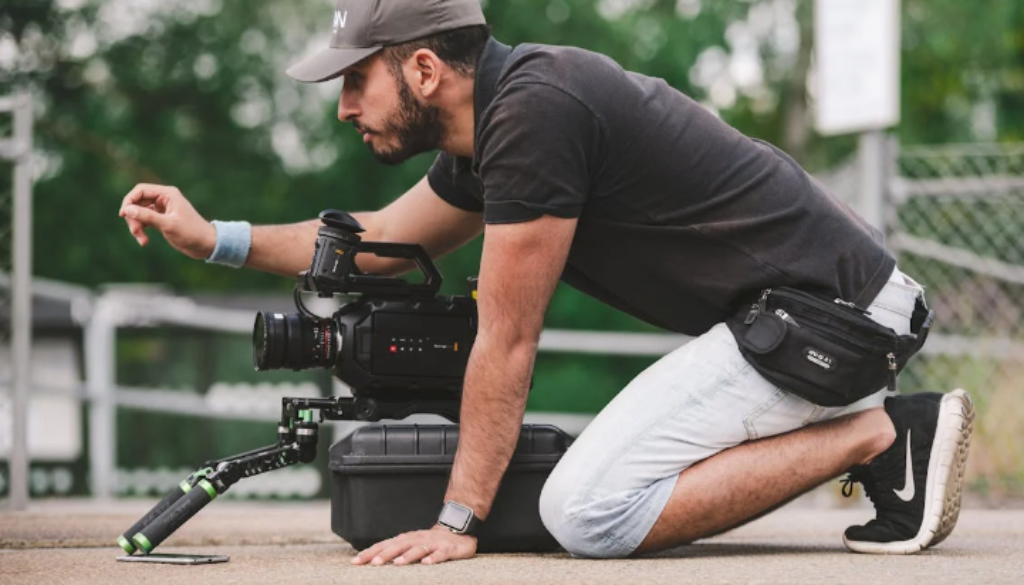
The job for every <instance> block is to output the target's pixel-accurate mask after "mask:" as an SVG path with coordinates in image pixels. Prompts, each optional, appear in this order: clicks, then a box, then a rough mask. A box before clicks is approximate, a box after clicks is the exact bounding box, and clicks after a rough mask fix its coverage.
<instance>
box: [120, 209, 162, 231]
mask: <svg viewBox="0 0 1024 585" xmlns="http://www.w3.org/2000/svg"><path fill="white" fill-rule="evenodd" d="M124 216H125V217H126V218H127V219H129V220H134V221H135V222H136V223H137V224H138V225H139V229H142V227H143V226H148V225H151V226H153V227H155V228H157V229H158V230H163V228H164V223H165V222H166V219H167V218H166V216H165V215H163V214H162V213H159V212H157V211H155V210H153V209H150V208H149V207H140V206H138V205H129V206H128V207H125V208H124ZM129 225H130V224H129ZM133 233H134V231H133Z"/></svg>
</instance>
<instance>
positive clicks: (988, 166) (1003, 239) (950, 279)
mask: <svg viewBox="0 0 1024 585" xmlns="http://www.w3.org/2000/svg"><path fill="white" fill-rule="evenodd" d="M894 163H895V169H894V172H895V176H894V178H893V181H892V183H891V189H890V203H889V206H888V208H887V215H888V218H887V224H888V226H887V227H888V228H889V233H890V239H889V242H890V245H891V247H892V248H893V249H894V250H896V251H897V252H898V253H899V259H900V266H901V269H902V270H903V271H904V272H905V273H907V274H909V275H911V276H913V277H914V278H915V279H917V280H919V281H920V282H921V283H922V284H923V285H924V286H925V288H926V290H927V298H928V301H929V304H930V305H931V307H932V308H933V309H934V310H935V311H936V314H937V321H936V325H935V327H934V329H933V336H932V337H931V338H930V339H929V342H928V344H927V345H926V347H925V350H924V352H923V353H922V355H921V356H919V357H918V358H916V359H915V360H913V361H912V363H911V364H910V365H909V366H908V369H907V371H906V372H905V373H904V374H903V375H902V376H901V378H900V380H901V387H902V388H903V389H904V391H905V392H915V391H942V392H944V391H949V390H951V389H953V388H957V387H962V388H965V389H966V390H968V391H969V392H970V394H971V396H972V398H974V401H975V406H976V415H977V416H976V419H975V435H974V443H973V446H972V453H971V460H970V468H969V470H968V474H969V482H970V486H971V488H973V490H974V491H975V492H977V493H980V494H982V495H986V494H987V495H990V496H994V497H1001V496H1006V495H1010V494H1017V495H1019V494H1021V493H1024V391H1022V384H1021V379H1022V376H1024V304H1022V302H1021V300H1022V299H1024V240H1022V239H1021V231H1022V229H1021V228H1022V227H1024V145H996V144H987V145H956V146H941V147H911V148H903V149H901V150H900V152H899V153H898V155H897V156H896V157H895V159H894Z"/></svg>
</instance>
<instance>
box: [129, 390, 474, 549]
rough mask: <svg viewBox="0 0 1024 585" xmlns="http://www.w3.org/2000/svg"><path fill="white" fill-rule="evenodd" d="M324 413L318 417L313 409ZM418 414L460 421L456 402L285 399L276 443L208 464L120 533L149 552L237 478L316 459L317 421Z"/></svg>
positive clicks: (333, 398)
mask: <svg viewBox="0 0 1024 585" xmlns="http://www.w3.org/2000/svg"><path fill="white" fill-rule="evenodd" d="M314 410H318V411H319V413H320V416H319V421H314V420H313V411H314ZM414 413H429V414H438V415H441V416H444V417H446V418H448V419H449V420H451V421H453V422H458V420H459V405H458V402H457V401H453V400H443V399H436V400H433V399H412V398H411V397H410V399H409V400H405V401H402V400H396V401H391V400H387V401H378V400H376V399H373V398H365V397H363V398H353V397H333V396H332V397H328V398H295V397H286V398H282V399H281V419H280V422H279V423H278V427H277V443H276V444H275V445H271V446H268V447H261V448H258V449H253V450H251V451H246V452H244V453H240V454H238V455H232V456H230V457H225V458H223V459H215V460H211V461H207V462H206V463H203V464H202V466H200V468H199V469H198V470H197V471H195V472H193V473H191V474H189V476H188V477H186V478H185V479H184V480H182V481H181V483H179V484H178V485H177V486H175V487H174V489H172V490H171V491H170V492H168V493H167V494H166V495H165V496H164V498H163V499H161V500H160V502H158V503H157V504H156V505H155V506H154V507H153V508H152V509H150V510H149V512H147V513H146V514H145V515H144V516H143V517H142V518H140V519H139V520H138V521H137V522H135V524H133V525H132V526H131V528H129V529H128V530H126V531H125V532H124V533H123V534H121V536H119V537H118V538H117V544H118V546H120V547H121V548H122V549H123V550H124V551H125V552H126V553H128V554H133V553H135V551H141V552H142V554H144V555H148V554H149V553H151V552H153V549H155V548H156V547H157V546H159V545H160V543H162V542H163V541H165V540H166V539H167V538H168V537H169V536H170V535H171V534H173V533H174V531H176V530H177V529H178V528H181V526H182V525H184V524H185V522H187V521H188V520H189V518H192V517H193V516H195V515H196V514H197V513H199V511H200V510H202V509H203V508H204V507H205V506H206V505H207V504H209V503H210V502H212V501H213V500H214V499H215V498H216V497H217V496H219V495H221V494H223V493H224V492H226V491H227V490H228V488H230V487H231V486H232V485H234V484H235V483H237V482H238V480H240V479H243V478H246V477H252V476H254V475H259V474H261V473H266V472H268V471H274V470H275V469H282V468H284V467H289V466H292V465H295V464H298V463H311V462H312V461H313V460H314V459H316V450H317V442H318V438H319V425H318V422H323V421H325V420H363V421H371V422H375V421H379V420H381V419H384V418H389V419H402V418H405V417H406V416H409V415H410V414H414Z"/></svg>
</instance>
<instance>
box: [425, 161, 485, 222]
mask: <svg viewBox="0 0 1024 585" xmlns="http://www.w3.org/2000/svg"><path fill="white" fill-rule="evenodd" d="M427 182H428V183H430V188H431V189H433V191H434V193H437V195H438V197H440V198H441V199H444V200H445V201H446V202H448V203H449V204H450V205H453V206H455V207H458V208H459V209H461V210H463V211H472V212H474V213H480V212H481V211H483V210H484V205H483V203H482V202H481V201H480V199H479V198H477V197H474V196H473V193H472V192H471V191H470V190H469V189H467V188H466V186H465V185H459V184H458V183H457V182H456V181H455V158H454V157H453V156H452V155H450V154H448V153H446V152H442V153H440V154H438V155H437V158H435V159H434V164H432V165H430V170H429V171H427Z"/></svg>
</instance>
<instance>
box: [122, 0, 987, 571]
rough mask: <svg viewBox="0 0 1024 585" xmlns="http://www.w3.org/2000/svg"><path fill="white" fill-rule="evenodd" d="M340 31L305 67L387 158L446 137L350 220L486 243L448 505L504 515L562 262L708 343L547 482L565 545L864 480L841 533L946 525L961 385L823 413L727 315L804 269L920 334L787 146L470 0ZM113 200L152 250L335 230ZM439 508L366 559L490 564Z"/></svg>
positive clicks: (648, 316) (874, 545)
mask: <svg viewBox="0 0 1024 585" xmlns="http://www.w3.org/2000/svg"><path fill="white" fill-rule="evenodd" d="M333 32H334V35H333V38H332V41H331V47H330V48H328V49H326V50H324V51H323V52H321V53H318V54H316V55H314V56H313V57H311V58H310V59H308V60H306V61H303V62H301V63H299V64H298V65H296V66H294V67H292V68H291V69H289V71H288V73H289V74H290V75H291V76H292V77H294V78H295V79H297V80H299V81H303V82H320V81H325V80H328V79H333V78H337V77H338V76H343V77H344V87H343V89H342V92H341V96H340V100H339V103H338V118H339V119H340V120H342V121H345V122H351V123H352V125H353V126H354V127H355V129H356V130H357V131H359V132H360V133H361V134H362V136H363V141H364V142H365V143H366V145H367V146H368V148H369V149H370V150H371V151H372V152H373V153H374V154H375V155H376V156H377V158H379V159H380V160H381V161H383V162H385V163H388V164H395V163H399V162H401V161H403V160H405V159H407V158H408V157H410V156H412V155H414V154H417V153H420V152H423V151H427V150H431V149H435V148H437V149H440V151H441V154H440V155H439V156H438V157H437V159H436V161H435V162H434V165H433V166H432V167H431V169H430V171H429V173H428V175H427V177H425V178H424V179H423V180H421V181H420V182H419V183H417V184H416V185H415V186H414V187H412V188H411V189H410V190H409V191H408V192H407V193H405V194H404V195H402V196H401V197H400V198H398V199H397V200H396V201H395V202H394V203H392V204H391V205H389V206H387V207H386V208H385V209H383V210H381V211H378V212H375V213H363V214H357V215H356V217H357V218H358V219H359V221H360V222H361V223H362V224H363V225H364V226H365V227H366V228H367V233H366V234H364V238H365V239H366V240H367V241H397V242H415V243H419V244H421V245H423V246H424V248H425V249H426V250H427V252H428V253H429V254H430V255H431V256H435V257H436V256H440V255H442V254H445V253H446V252H449V251H450V250H452V249H454V248H457V247H458V246H460V245H462V244H464V243H466V242H468V241H469V240H471V239H473V238H475V237H476V236H478V235H479V234H480V233H483V234H484V247H483V253H482V257H481V264H480V274H479V291H478V303H479V316H480V320H479V333H478V337H477V339H476V343H475V345H474V348H473V352H472V355H471V357H470V360H469V364H468V367H467V372H466V378H465V385H464V390H463V404H462V429H461V437H462V438H461V441H460V445H459V449H458V453H457V456H456V460H455V464H454V468H453V471H452V476H451V481H450V485H449V488H448V492H447V494H446V497H445V502H446V503H445V508H444V510H445V511H446V512H456V513H457V512H459V511H465V510H467V509H468V510H469V511H470V512H472V514H473V515H474V516H475V517H476V518H477V519H478V520H480V521H486V518H487V515H488V512H489V510H490V507H491V503H492V499H493V497H494V494H495V492H496V490H497V487H498V484H499V482H500V480H501V477H502V474H503V473H504V471H505V469H506V467H507V465H508V462H509V458H510V456H511V453H512V452H513V450H514V447H515V442H516V438H517V437H518V434H519V425H520V423H521V420H522V414H523V410H524V407H525V403H526V397H527V391H528V387H529V382H530V377H531V372H532V369H533V363H534V357H535V353H536V348H537V340H538V337H539V334H540V331H541V327H542V322H543V316H544V311H545V309H546V307H547V304H548V301H549V299H550V297H551V294H552V292H553V290H554V288H555V285H556V283H557V282H558V280H559V279H562V280H565V281H566V282H567V283H569V284H571V285H572V286H574V287H577V288H579V289H581V290H583V291H585V292H587V293H589V294H591V295H593V296H595V297H596V298H598V299H600V300H602V301H604V302H606V303H608V304H609V305H611V306H613V307H616V308H618V309H621V310H623V311H625V312H627V313H629V314H632V315H634V316H636V317H639V318H641V319H644V320H645V321H647V322H649V323H653V324H656V325H659V326H661V327H664V328H665V329H668V330H672V331H677V332H682V333H687V334H690V335H694V336H698V337H697V339H695V340H694V341H692V342H691V343H688V344H686V345H685V346H683V347H682V348H680V349H678V350H676V351H675V352H673V353H671V354H669V355H667V356H665V357H664V358H663V359H661V360H660V361H658V362H657V363H656V364H655V365H653V366H652V367H651V368H649V369H648V370H647V371H645V372H644V373H642V374H641V375H640V376H639V377H638V378H637V379H636V380H634V381H633V382H632V383H631V384H630V385H629V386H628V387H627V388H625V389H624V390H623V391H622V392H621V393H620V394H619V395H618V396H617V397H616V398H615V399H614V400H613V401H612V402H611V403H610V404H609V405H608V407H607V408H605V409H604V410H603V411H602V412H601V413H600V414H599V415H598V416H597V418H596V419H595V420H594V421H593V423H592V424H591V425H590V426H589V427H588V428H587V429H586V431H585V432H584V433H583V434H582V435H581V436H580V437H579V438H578V440H577V441H576V442H575V443H574V445H573V446H572V448H571V449H570V450H569V451H568V452H567V453H566V455H565V456H564V457H563V459H562V461H561V462H560V464H559V465H558V467H557V468H556V469H555V471H554V472H553V473H552V475H551V477H550V479H549V481H548V483H547V484H546V486H545V488H544V492H543V494H542V496H541V501H540V511H541V516H542V519H543V520H544V522H545V525H546V526H547V528H548V529H549V530H550V531H551V533H552V534H553V535H554V536H555V537H556V538H557V539H558V541H559V542H560V543H561V544H562V545H563V546H564V547H565V548H566V549H567V550H568V551H569V552H571V553H573V554H574V555H576V556H585V557H603V558H607V557H623V556H627V555H631V554H635V553H644V552H649V551H654V550H659V549H664V548H668V547H672V546H676V545H679V544H683V543H688V542H692V541H694V540H696V539H698V538H702V537H706V536H709V535H713V534H716V533H719V532H722V531H724V530H727V529H729V528H732V527H735V526H737V525H739V524H742V523H744V522H746V521H748V520H750V519H751V518H754V517H756V516H758V515H760V514H763V513H764V512H766V511H767V510H770V509H772V508H774V507H776V506H778V505H780V504H781V503H784V502H786V501H788V500H789V499H791V498H793V497H795V496H797V495H798V494H800V493H803V492H805V491H807V490H809V489H811V488H812V487H814V486H816V485H819V484H820V483H822V482H824V481H827V480H829V479H831V478H834V477H836V476H838V475H840V474H841V473H843V472H846V471H850V472H851V479H852V480H854V481H860V482H862V483H863V484H864V486H865V489H866V491H867V493H868V495H869V496H871V497H872V499H873V500H874V502H875V504H876V508H877V517H876V519H875V520H873V521H871V522H869V523H868V524H867V525H865V526H855V527H851V528H849V529H848V530H847V531H846V533H845V535H844V542H845V543H846V545H847V546H848V547H849V548H850V549H852V550H855V551H861V552H878V553H912V552H916V551H919V550H922V549H924V548H926V547H928V546H931V545H933V544H935V543H937V542H939V541H941V540H942V539H944V538H945V537H946V536H948V534H949V532H950V531H951V530H952V528H953V525H954V524H955V521H956V515H957V513H958V511H959V494H960V491H959V490H960V483H961V474H962V472H963V467H964V461H965V459H966V445H967V443H968V440H969V437H970V430H971V418H972V410H971V406H970V401H969V400H968V398H967V397H966V395H965V394H964V393H963V392H962V391H956V392H954V393H950V394H946V395H937V394H936V395H915V396H909V397H891V398H889V399H888V400H885V398H886V394H885V392H883V391H880V392H878V393H876V394H874V395H872V396H870V397H869V398H868V399H866V400H865V401H862V402H861V403H859V404H855V405H853V406H851V407H849V408H842V407H835V408H826V407H822V406H817V405H815V404H812V403H810V402H807V401H806V400H804V399H802V398H799V397H798V396H796V395H794V394H792V393H790V392H787V391H786V390H784V389H781V388H778V387H776V386H774V385H772V384H771V383H769V382H768V381H766V380H765V379H764V378H762V377H761V376H760V375H759V374H758V373H757V372H756V371H754V370H753V369H752V368H751V367H750V365H749V364H747V362H746V361H744V359H743V358H742V356H741V355H740V353H739V352H738V350H737V345H736V341H735V340H734V338H733V336H732V335H731V334H730V333H729V330H728V329H727V328H726V326H725V325H724V324H723V320H724V319H725V318H726V317H727V316H729V315H730V314H731V313H733V312H734V311H735V310H736V309H737V308H738V307H739V306H740V304H741V303H742V302H744V300H745V299H748V298H749V296H750V295H751V294H755V293H756V292H757V291H758V290H760V289H763V288H766V287H772V286H792V287H796V288H801V289H805V290H816V291H827V292H828V293H829V294H831V295H833V296H837V297H840V298H842V299H845V300H846V301H848V302H852V303H855V304H856V305H858V306H862V307H868V310H869V311H870V315H871V318H872V319H874V320H876V321H878V322H880V323H882V324H884V325H886V326H888V327H891V328H892V329H894V330H895V331H896V332H898V333H901V334H908V333H910V332H911V324H910V320H911V316H912V314H913V309H914V307H915V304H916V303H917V302H918V301H919V299H920V298H921V295H922V289H921V287H920V286H919V285H918V284H917V283H915V282H914V281H913V280H912V279H910V278H909V277H907V276H905V275H904V274H902V273H901V272H900V271H899V270H898V269H897V268H896V262H895V259H894V258H893V256H892V255H891V254H890V253H889V252H887V251H886V250H885V248H884V247H883V245H882V243H881V241H880V240H881V238H880V235H879V234H878V233H877V232H876V231H875V230H873V229H871V228H870V227H868V226H867V225H866V224H865V223H864V222H863V221H862V220H860V219H859V218H858V217H856V216H855V215H854V214H852V213H851V212H850V211H849V210H848V209H846V208H845V207H844V206H842V205H840V204H839V203H837V202H836V201H835V200H834V199H832V198H831V197H830V196H829V195H828V194H826V193H824V192H823V191H822V190H821V189H820V188H819V187H818V186H817V185H816V184H815V183H814V182H812V181H811V180H810V179H809V178H808V176H807V174H806V173H805V172H804V171H803V170H802V169H801V168H800V167H799V166H798V165H797V164H796V163H795V162H794V161H793V160H792V159H790V158H789V157H788V156H786V155H785V154H784V153H782V152H781V151H779V150H778V149H776V148H774V147H772V146H770V145H768V144H765V143H763V142H759V141H756V140H752V139H749V138H747V137H745V136H743V135H741V134H739V133H738V132H736V131H735V130H734V129H732V128H730V127H729V126H727V125H726V124H724V123H723V122H721V121H720V120H718V119H717V118H716V117H714V116H713V115H711V114H710V113H708V112H706V111H705V110H704V109H702V108H701V107H700V106H699V105H698V104H696V103H695V102H694V101H692V100H691V99H689V98H687V97H686V96H684V95H682V94H681V93H679V92H677V91H675V90H673V89H671V88H669V87H668V86H667V85H666V84H665V83H664V82H663V81H661V80H657V79H651V78H647V77H644V76H641V75H637V74H633V73H629V72H625V71H623V70H622V69H621V68H620V67H618V65H616V64H615V63H614V62H613V61H611V60H610V59H607V58H605V57H603V56H600V55H596V54H593V53H589V52H586V51H583V50H580V49H575V48H560V47H549V46H540V45H525V46H521V47H517V48H515V49H513V48H510V47H508V46H505V45H502V44H500V43H498V42H497V41H495V40H493V39H491V38H490V36H489V33H488V29H487V28H486V25H485V22H484V18H483V15H482V13H481V11H480V7H479V5H478V4H477V0H386V1H385V0H376V1H372V0H359V1H358V2H357V1H354V0H351V1H350V0H339V2H338V4H337V9H336V11H335V13H334V19H333ZM121 215H122V216H124V217H125V218H126V220H127V223H128V227H129V229H130V231H131V233H132V234H133V235H134V236H135V237H136V239H137V240H138V241H139V243H140V244H142V245H145V244H146V242H147V238H148V236H147V235H146V234H145V232H144V228H146V227H154V228H156V229H158V230H159V231H161V232H162V233H163V235H164V236H165V238H166V239H167V240H168V241H169V242H170V243H171V244H172V245H173V246H175V247H176V248H177V249H179V250H180V251H182V252H184V253H185V254H188V255H189V256H192V257H194V258H206V259H207V260H208V261H212V262H219V263H224V264H228V265H231V266H236V267H237V266H241V265H243V264H244V265H245V266H249V267H251V268H256V269H261V270H267V271H271V272H275V273H280V274H285V275H294V274H296V273H298V272H299V271H301V270H303V269H305V268H306V267H307V265H308V262H309V259H310V257H311V255H312V245H313V242H314V240H315V237H316V229H317V225H318V224H317V222H307V223H302V224H297V225H282V226H257V227H252V226H249V224H246V223H244V222H214V225H211V223H208V222H207V221H206V220H204V219H203V218H202V217H201V216H200V215H199V214H198V213H197V212H196V211H195V210H194V209H193V208H192V207H191V205H190V204H189V203H188V201H187V200H186V199H185V198H184V197H183V196H182V194H181V193H180V192H178V191H177V190H176V189H174V188H172V187H163V186H154V185H139V186H137V187H136V188H135V189H133V190H132V191H131V192H130V193H129V194H128V195H127V196H126V197H125V198H124V201H123V204H122V208H121ZM358 264H359V266H360V268H361V269H362V270H363V271H366V272H375V273H396V272H401V271H403V270H406V269H408V268H409V266H408V265H407V264H404V263H403V262H402V261H400V260H395V259H381V258H376V257H360V258H359V259H358ZM883 400H884V406H883ZM439 505H440V502H439ZM441 520H442V521H441V522H440V523H439V524H438V525H437V526H435V527H433V528H431V529H428V530H421V531H417V532H411V533H407V534H403V535H400V536H397V537H395V538H392V539H390V540H387V541H385V542H382V543H379V544H376V545H374V546H372V547H370V548H369V549H367V550H364V551H363V552H361V553H360V554H359V555H358V556H356V557H355V558H354V559H353V562H354V563H356V564H367V563H369V564H375V565H376V564H384V563H389V562H393V563H395V564H407V563H415V562H422V563H428V564H429V563H438V562H442V561H446V560H452V559H464V558H468V557H470V556H472V555H473V554H474V553H475V550H476V541H475V538H474V537H473V536H471V535H467V534H462V533H458V532H456V531H453V530H451V529H450V528H451V526H450V524H451V522H444V512H443V513H442V519H441ZM445 524H448V525H449V526H446V525H445Z"/></svg>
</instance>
